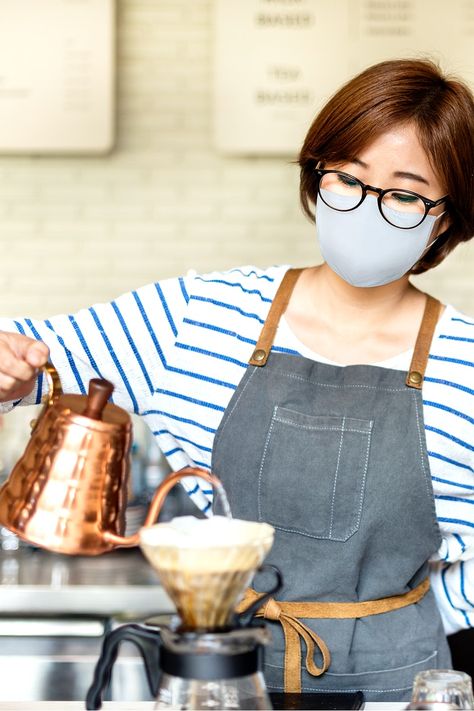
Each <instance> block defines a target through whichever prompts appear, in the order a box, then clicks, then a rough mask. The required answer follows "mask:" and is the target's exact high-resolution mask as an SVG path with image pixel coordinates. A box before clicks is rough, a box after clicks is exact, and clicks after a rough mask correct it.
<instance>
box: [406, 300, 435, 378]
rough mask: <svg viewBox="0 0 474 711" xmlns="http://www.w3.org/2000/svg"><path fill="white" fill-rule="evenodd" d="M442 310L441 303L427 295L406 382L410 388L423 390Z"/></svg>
mask: <svg viewBox="0 0 474 711" xmlns="http://www.w3.org/2000/svg"><path fill="white" fill-rule="evenodd" d="M440 310H441V303H440V302H439V301H438V299H434V298H433V297H432V296H429V295H427V298H426V305H425V310H424V313H423V319H422V321H421V326H420V330H419V331H418V336H417V339H416V343H415V348H414V351H413V358H412V359H411V363H410V369H409V371H408V373H407V377H406V380H405V384H406V385H408V387H409V388H416V389H417V390H421V387H422V385H423V378H424V377H425V370H426V364H427V362H428V356H429V353H430V346H431V341H432V339H433V333H434V330H435V328H436V324H437V323H438V318H439V315H440Z"/></svg>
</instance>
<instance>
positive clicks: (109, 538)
mask: <svg viewBox="0 0 474 711" xmlns="http://www.w3.org/2000/svg"><path fill="white" fill-rule="evenodd" d="M187 476H197V477H200V478H201V479H205V480H206V481H207V482H209V484H212V486H213V487H214V488H216V489H218V490H220V489H221V488H222V484H221V481H220V479H218V478H217V477H216V476H215V475H214V474H210V473H209V472H207V471H206V470H205V469H200V468H198V467H185V468H184V469H180V470H179V471H177V472H173V473H172V474H169V475H168V476H167V477H166V479H164V480H163V481H162V482H161V484H160V485H159V486H158V488H157V490H156V491H155V493H154V495H153V499H152V501H151V504H150V507H149V509H148V513H147V515H146V518H145V522H144V524H143V526H152V525H153V524H154V523H156V519H157V518H158V516H159V513H160V511H161V507H162V506H163V502H164V500H165V498H166V497H167V495H168V493H169V491H170V490H171V489H172V488H173V487H174V486H175V484H177V483H178V482H180V481H181V479H184V477H187ZM103 537H104V540H105V541H106V542H107V543H110V544H112V545H115V546H125V547H131V546H137V545H138V544H139V542H140V534H139V533H138V532H137V533H134V534H133V535H131V536H118V535H117V534H116V533H112V532H111V531H104V533H103Z"/></svg>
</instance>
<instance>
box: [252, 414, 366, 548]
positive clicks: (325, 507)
mask: <svg viewBox="0 0 474 711" xmlns="http://www.w3.org/2000/svg"><path fill="white" fill-rule="evenodd" d="M372 424H373V423H372V421H370V420H360V419H356V418H352V417H333V416H325V415H324V416H323V415H321V416H314V415H305V414H303V413H300V412H295V411H294V410H290V409H287V408H285V407H280V406H276V407H275V408H274V410H273V416H272V421H271V424H270V427H269V429H268V433H267V437H266V440H265V447H264V451H263V456H262V461H261V464H260V471H259V479H258V515H259V520H260V521H267V522H268V523H270V524H271V525H272V526H275V528H278V529H280V530H283V531H288V532H290V533H296V534H300V535H302V536H309V537H310V538H322V539H328V540H333V541H346V540H347V539H348V538H350V536H352V535H353V534H354V533H355V532H356V531H357V530H358V528H359V524H360V518H361V513H362V506H363V502H364V489H365V478H366V474H367V466H368V462H369V448H370V435H371V431H372Z"/></svg>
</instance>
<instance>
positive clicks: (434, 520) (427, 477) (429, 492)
mask: <svg viewBox="0 0 474 711" xmlns="http://www.w3.org/2000/svg"><path fill="white" fill-rule="evenodd" d="M413 397H414V401H415V414H416V427H417V430H418V444H419V447H420V459H421V467H422V469H423V474H424V479H425V486H426V493H427V495H428V498H429V500H430V503H431V520H432V523H433V526H434V528H435V530H436V537H437V539H438V548H439V546H440V545H441V541H442V539H443V537H442V535H441V531H440V528H439V522H438V519H437V517H436V506H435V500H434V493H433V487H432V483H431V472H430V471H429V470H428V471H426V466H425V456H424V454H425V448H424V447H423V440H422V436H421V427H420V413H419V409H418V401H417V396H416V392H415V393H413Z"/></svg>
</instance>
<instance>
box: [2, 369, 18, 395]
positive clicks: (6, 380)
mask: <svg viewBox="0 0 474 711" xmlns="http://www.w3.org/2000/svg"><path fill="white" fill-rule="evenodd" d="M17 388H18V381H17V380H16V378H12V377H11V375H5V374H4V373H0V392H2V393H3V394H6V395H8V394H9V393H10V392H13V391H14V390H16V389H17Z"/></svg>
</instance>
